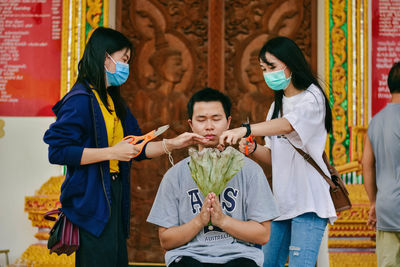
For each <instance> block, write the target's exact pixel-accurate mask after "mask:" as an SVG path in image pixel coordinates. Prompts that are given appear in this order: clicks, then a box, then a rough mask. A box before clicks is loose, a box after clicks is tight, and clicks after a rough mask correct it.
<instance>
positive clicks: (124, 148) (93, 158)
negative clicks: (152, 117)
mask: <svg viewBox="0 0 400 267" xmlns="http://www.w3.org/2000/svg"><path fill="white" fill-rule="evenodd" d="M205 142H207V139H206V138H204V137H203V136H201V135H198V134H195V133H183V134H181V135H179V136H177V137H175V138H171V139H165V145H166V149H167V150H168V151H169V152H171V151H172V150H175V149H180V148H184V147H187V146H190V145H194V144H198V143H205ZM137 153H139V148H138V146H137V145H132V144H129V141H128V140H123V141H121V142H119V143H117V144H116V145H114V146H112V147H105V148H85V149H84V150H83V153H82V158H81V165H86V164H91V163H96V162H101V161H106V160H119V161H129V160H131V159H132V158H133V157H134V156H135V155H136V154H137ZM145 153H146V157H148V158H155V157H158V156H161V155H162V154H165V153H166V151H165V149H164V148H163V145H162V141H157V142H149V143H148V144H147V146H146V151H145Z"/></svg>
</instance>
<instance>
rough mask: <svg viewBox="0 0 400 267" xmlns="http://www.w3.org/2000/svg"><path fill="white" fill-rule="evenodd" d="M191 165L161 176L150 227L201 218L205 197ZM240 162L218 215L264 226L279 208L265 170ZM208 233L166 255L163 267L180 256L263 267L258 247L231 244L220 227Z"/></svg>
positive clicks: (232, 240) (183, 164)
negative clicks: (243, 260)
mask: <svg viewBox="0 0 400 267" xmlns="http://www.w3.org/2000/svg"><path fill="white" fill-rule="evenodd" d="M189 159H190V158H189V157H188V158H186V159H184V160H182V161H180V162H179V163H178V164H176V165H175V166H174V167H172V168H171V169H169V170H168V172H167V173H166V174H165V176H164V178H163V180H162V181H161V184H160V186H159V188H158V192H157V196H156V199H155V200H154V203H153V207H152V209H151V211H150V214H149V217H148V218H147V221H148V222H150V223H153V224H156V225H158V226H162V227H165V228H170V227H172V226H179V225H183V224H185V223H187V222H189V221H190V220H191V219H193V218H194V217H195V216H196V215H197V214H199V213H200V210H201V207H202V203H203V201H204V196H203V195H202V193H201V192H200V191H199V189H198V187H197V185H196V183H195V182H194V180H193V178H192V176H191V174H190V170H189V166H188V163H189ZM244 160H245V163H244V166H243V168H242V169H241V170H240V171H239V172H238V173H237V174H236V175H235V176H234V177H233V178H232V179H231V180H230V181H229V182H228V184H227V186H226V188H225V189H224V191H223V192H222V193H221V195H220V203H221V206H222V211H223V212H224V213H225V214H227V215H229V216H231V217H233V218H235V219H238V220H241V221H248V220H253V221H256V222H264V221H269V220H272V219H274V218H276V217H278V216H279V211H278V207H277V205H276V203H275V199H274V197H273V195H272V193H271V190H270V187H269V185H268V182H267V179H266V178H265V175H264V172H263V170H262V169H261V167H260V166H259V165H258V164H257V163H255V162H254V161H252V160H251V159H248V158H245V159H244ZM211 228H212V227H204V228H203V229H202V230H201V231H200V232H199V233H198V234H197V235H196V236H195V237H194V238H193V240H191V241H190V242H189V243H187V244H185V245H182V246H180V247H178V248H175V249H172V250H169V251H167V252H166V254H165V262H166V264H167V266H168V265H169V264H170V263H171V262H172V261H174V260H179V258H180V257H182V256H189V257H192V258H194V259H196V260H198V261H200V262H203V263H219V264H222V263H226V262H228V261H230V260H233V259H237V258H241V257H243V258H248V259H252V260H254V261H255V262H256V263H257V265H259V266H261V265H262V263H263V260H264V256H263V253H262V250H261V248H260V246H257V245H255V244H250V243H247V242H244V241H241V240H238V239H235V238H233V237H232V236H231V235H229V234H227V233H226V232H224V231H222V230H221V229H219V228H218V227H213V229H212V230H210V229H211Z"/></svg>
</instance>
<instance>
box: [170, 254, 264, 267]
mask: <svg viewBox="0 0 400 267" xmlns="http://www.w3.org/2000/svg"><path fill="white" fill-rule="evenodd" d="M221 266H224V267H258V266H257V264H256V263H255V262H254V261H253V260H250V259H247V258H238V259H234V260H231V261H228V262H227V263H224V264H216V263H201V262H199V261H198V260H195V259H193V258H191V257H187V256H183V257H182V258H181V259H180V260H179V261H178V262H175V261H173V262H172V263H171V264H170V265H168V267H221Z"/></svg>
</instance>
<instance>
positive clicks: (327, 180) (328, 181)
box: [287, 139, 336, 190]
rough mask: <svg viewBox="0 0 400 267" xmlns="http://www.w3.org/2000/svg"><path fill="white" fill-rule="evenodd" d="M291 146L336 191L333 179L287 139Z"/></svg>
mask: <svg viewBox="0 0 400 267" xmlns="http://www.w3.org/2000/svg"><path fill="white" fill-rule="evenodd" d="M287 140H288V142H289V144H291V145H292V147H294V149H296V151H297V152H299V154H300V155H301V156H302V157H303V158H304V159H305V160H306V161H307V162H308V163H310V164H311V166H313V167H314V168H315V169H316V170H317V171H318V172H319V173H320V174H321V175H322V177H323V178H324V179H325V181H326V182H327V183H328V184H329V186H330V187H332V189H334V190H335V189H336V185H335V183H334V182H332V179H331V178H329V177H328V176H327V175H326V174H325V173H324V172H323V171H322V169H321V168H320V167H319V166H318V164H317V163H316V162H315V160H314V159H313V158H312V157H311V156H310V155H309V154H307V153H306V152H304V151H303V150H301V149H300V148H298V147H295V146H294V145H293V144H292V143H291V142H290V141H289V139H287Z"/></svg>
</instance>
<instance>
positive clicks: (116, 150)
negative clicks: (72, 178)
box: [81, 140, 138, 165]
mask: <svg viewBox="0 0 400 267" xmlns="http://www.w3.org/2000/svg"><path fill="white" fill-rule="evenodd" d="M137 152H138V150H137V148H136V147H135V145H132V144H130V143H129V141H128V140H123V141H121V142H119V143H117V144H115V145H114V146H111V147H104V148H84V149H83V152H82V158H81V165H86V164H92V163H97V162H102V161H106V160H119V161H129V160H131V159H132V158H133V156H134V155H136V154H137Z"/></svg>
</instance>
